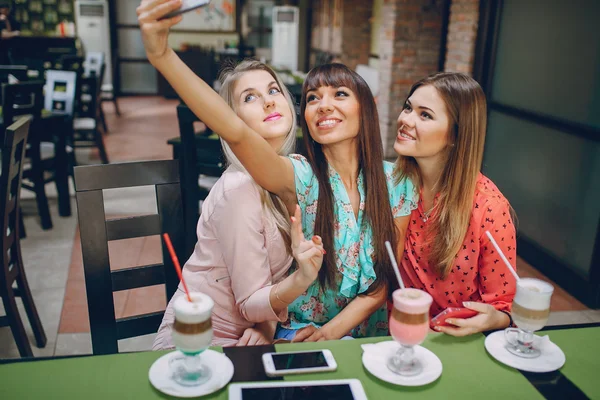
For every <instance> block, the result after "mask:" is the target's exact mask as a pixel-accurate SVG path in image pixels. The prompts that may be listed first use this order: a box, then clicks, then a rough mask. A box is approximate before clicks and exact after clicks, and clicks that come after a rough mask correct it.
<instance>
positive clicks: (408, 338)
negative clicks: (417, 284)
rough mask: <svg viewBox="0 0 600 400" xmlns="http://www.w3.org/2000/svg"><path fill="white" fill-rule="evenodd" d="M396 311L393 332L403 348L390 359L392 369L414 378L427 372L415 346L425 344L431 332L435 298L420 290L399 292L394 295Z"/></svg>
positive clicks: (391, 323)
mask: <svg viewBox="0 0 600 400" xmlns="http://www.w3.org/2000/svg"><path fill="white" fill-rule="evenodd" d="M392 298H393V301H394V310H393V311H392V315H391V318H390V333H391V334H392V337H393V338H394V340H396V341H397V342H398V343H400V349H398V351H397V352H396V353H395V354H392V355H391V356H390V358H389V359H388V363H387V366H388V368H389V369H390V370H391V371H392V372H394V373H396V374H399V375H404V376H413V375H418V374H420V373H421V372H422V371H423V365H422V364H421V362H420V361H419V359H418V358H417V357H415V349H414V346H416V345H418V344H421V343H423V340H425V338H426V337H427V333H428V332H429V307H430V306H431V303H432V301H433V298H432V297H431V296H430V295H429V293H427V292H424V291H422V290H419V289H398V290H396V291H394V293H393V295H392Z"/></svg>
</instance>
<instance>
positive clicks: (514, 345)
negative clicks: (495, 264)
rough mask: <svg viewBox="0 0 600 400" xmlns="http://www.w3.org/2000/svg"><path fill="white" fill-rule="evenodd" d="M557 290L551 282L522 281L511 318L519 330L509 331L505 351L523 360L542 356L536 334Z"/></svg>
mask: <svg viewBox="0 0 600 400" xmlns="http://www.w3.org/2000/svg"><path fill="white" fill-rule="evenodd" d="M553 292H554V287H553V286H552V285H551V284H549V283H548V282H544V281H541V280H539V279H534V278H521V279H520V280H519V281H518V282H517V292H516V294H515V299H514V300H513V304H512V313H511V314H512V318H513V321H514V323H515V325H516V326H517V328H506V329H505V331H504V336H505V338H506V342H507V344H506V349H507V350H508V351H510V352H511V353H512V354H515V355H517V356H519V357H524V358H535V357H539V356H540V354H541V353H540V350H539V349H537V348H536V347H535V346H534V343H533V339H534V334H533V332H535V331H538V330H540V329H542V328H543V327H544V326H546V322H548V316H549V315H550V299H551V298H552V293H553Z"/></svg>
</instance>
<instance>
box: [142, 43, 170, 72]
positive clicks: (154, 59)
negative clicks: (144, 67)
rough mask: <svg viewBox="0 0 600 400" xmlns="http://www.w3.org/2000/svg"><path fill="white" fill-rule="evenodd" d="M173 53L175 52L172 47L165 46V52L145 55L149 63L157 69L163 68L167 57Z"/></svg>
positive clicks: (167, 60)
mask: <svg viewBox="0 0 600 400" xmlns="http://www.w3.org/2000/svg"><path fill="white" fill-rule="evenodd" d="M173 55H177V54H175V52H174V51H173V49H172V48H170V47H167V49H166V50H165V52H164V53H162V54H161V55H159V56H151V55H150V54H146V56H147V57H148V61H150V64H152V66H153V67H154V68H156V69H158V70H161V69H162V68H164V66H165V65H166V64H167V63H168V62H169V59H170V58H171V57H172V56H173Z"/></svg>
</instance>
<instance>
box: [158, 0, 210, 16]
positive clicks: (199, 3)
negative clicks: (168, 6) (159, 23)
mask: <svg viewBox="0 0 600 400" xmlns="http://www.w3.org/2000/svg"><path fill="white" fill-rule="evenodd" d="M209 3H210V0H183V1H182V4H181V7H180V8H179V9H177V10H175V11H172V12H170V13H168V14H166V15H164V16H163V17H162V18H160V19H161V20H163V19H169V18H173V17H176V16H178V15H181V14H185V13H187V12H190V11H193V10H195V9H197V8H200V7H204V6H207V5H208V4H209Z"/></svg>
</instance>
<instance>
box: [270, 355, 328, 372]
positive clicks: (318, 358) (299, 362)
mask: <svg viewBox="0 0 600 400" xmlns="http://www.w3.org/2000/svg"><path fill="white" fill-rule="evenodd" d="M262 360H263V364H264V366H265V372H266V373H267V375H269V376H282V375H288V374H308V373H311V372H325V371H335V370H336V369H337V363H336V362H335V358H333V354H332V353H331V351H330V350H308V351H287V352H282V353H265V354H263V355H262Z"/></svg>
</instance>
